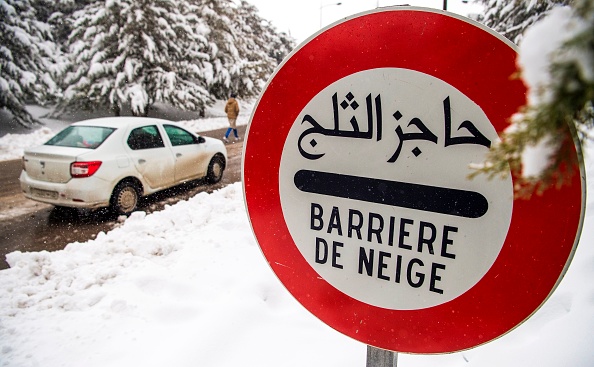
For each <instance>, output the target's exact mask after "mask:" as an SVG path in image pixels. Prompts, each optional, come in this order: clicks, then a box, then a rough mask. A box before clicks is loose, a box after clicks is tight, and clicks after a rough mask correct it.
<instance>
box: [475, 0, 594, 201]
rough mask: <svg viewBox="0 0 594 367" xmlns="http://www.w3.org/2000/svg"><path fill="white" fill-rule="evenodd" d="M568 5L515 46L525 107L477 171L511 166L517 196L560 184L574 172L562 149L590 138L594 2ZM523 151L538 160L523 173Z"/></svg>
mask: <svg viewBox="0 0 594 367" xmlns="http://www.w3.org/2000/svg"><path fill="white" fill-rule="evenodd" d="M570 6H571V8H567V7H566V8H559V9H554V10H553V11H551V14H550V15H548V16H546V17H545V18H544V19H543V20H542V21H541V22H539V23H537V24H535V25H534V28H533V29H532V28H531V29H528V32H527V34H526V37H525V38H524V39H523V40H522V43H521V44H520V64H521V65H522V77H523V78H524V80H525V82H527V84H528V86H529V88H530V89H529V96H528V97H529V98H528V105H527V106H526V107H525V108H524V110H523V111H522V113H521V114H518V115H517V116H516V118H515V119H514V121H513V123H514V124H513V126H512V128H511V129H508V130H507V131H506V132H505V133H504V134H503V135H502V136H501V142H500V143H498V144H497V145H495V146H494V147H493V148H492V149H491V151H490V153H489V157H488V160H487V162H486V164H485V166H484V167H483V168H482V169H480V170H479V171H478V172H479V173H480V172H482V173H487V174H489V175H493V176H494V175H498V174H504V173H505V172H507V170H508V169H509V168H508V167H511V169H512V171H513V172H515V173H516V174H517V175H516V177H518V180H517V182H516V187H515V188H516V190H517V191H518V193H519V194H520V195H529V194H532V193H533V192H535V191H536V192H539V191H542V190H546V189H548V188H549V187H550V186H558V185H561V184H563V183H564V182H566V181H567V178H568V177H571V176H572V175H573V174H579V173H577V172H573V171H572V170H570V169H569V168H570V167H573V165H574V164H575V163H576V162H572V161H571V159H570V155H568V154H567V152H568V149H569V148H570V147H571V146H572V145H573V144H574V138H575V139H577V140H578V142H579V144H582V145H583V144H586V143H587V142H588V141H589V140H591V139H592V136H593V134H592V130H593V128H594V1H592V0H575V1H572V2H571V3H570ZM553 15H554V17H553ZM549 17H550V18H549ZM555 38H557V39H555ZM551 44H553V45H554V46H553V49H552V50H551V49H550V48H551V46H550V45H551ZM529 151H532V152H535V153H532V155H534V154H536V155H538V158H540V159H544V164H541V167H539V169H538V170H536V171H535V172H532V173H531V174H526V172H524V171H523V169H524V168H525V164H526V157H527V152H529ZM508 165H509V166H508Z"/></svg>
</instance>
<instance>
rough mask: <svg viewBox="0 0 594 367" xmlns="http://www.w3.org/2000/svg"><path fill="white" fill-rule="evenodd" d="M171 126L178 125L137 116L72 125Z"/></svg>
mask: <svg viewBox="0 0 594 367" xmlns="http://www.w3.org/2000/svg"><path fill="white" fill-rule="evenodd" d="M158 123H160V124H171V125H176V126H179V125H177V124H176V123H175V122H173V121H169V120H163V119H157V118H152V117H135V116H114V117H101V118H95V119H90V120H83V121H78V122H75V123H73V124H72V126H81V125H84V126H101V127H113V128H121V127H132V128H133V127H136V126H144V125H147V124H158Z"/></svg>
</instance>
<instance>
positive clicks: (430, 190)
mask: <svg viewBox="0 0 594 367" xmlns="http://www.w3.org/2000/svg"><path fill="white" fill-rule="evenodd" d="M294 181H295V186H296V187H297V189H299V190H301V191H303V192H309V193H313V194H320V195H328V196H334V197H339V198H345V199H352V200H359V201H365V202H368V203H376V204H384V205H391V206H397V207H401V208H408V209H416V210H422V211H426V212H433V213H440V214H447V215H454V216H458V217H465V218H479V217H482V216H483V215H484V214H485V213H486V212H487V210H488V209H489V203H488V201H487V199H486V198H485V197H484V196H483V195H481V194H480V193H478V192H474V191H466V190H459V189H451V188H447V187H438V186H428V185H420V184H414V183H408V182H399V181H388V180H383V179H377V178H369V177H359V176H351V175H343V174H338V173H329V172H319V171H310V170H299V171H297V173H295V177H294Z"/></svg>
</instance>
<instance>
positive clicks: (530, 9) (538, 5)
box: [478, 0, 569, 44]
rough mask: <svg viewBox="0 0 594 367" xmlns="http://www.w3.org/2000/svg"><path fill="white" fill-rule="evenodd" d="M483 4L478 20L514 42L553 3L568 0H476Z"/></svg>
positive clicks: (519, 38) (549, 8) (562, 2)
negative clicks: (483, 8) (482, 12)
mask: <svg viewBox="0 0 594 367" xmlns="http://www.w3.org/2000/svg"><path fill="white" fill-rule="evenodd" d="M478 1H479V3H482V4H483V5H484V6H485V13H484V14H481V15H479V18H478V21H479V22H481V23H483V24H485V25H486V26H487V27H490V28H492V29H494V30H495V31H497V32H499V33H500V34H502V35H503V36H505V37H506V38H507V39H509V40H510V41H512V42H514V43H515V44H519V42H520V40H521V39H522V33H523V32H524V30H526V29H527V28H528V27H529V26H530V25H532V24H534V23H535V22H536V21H538V20H539V19H540V18H542V17H543V16H544V15H545V14H546V13H547V12H548V11H549V10H551V9H552V8H553V7H554V6H555V5H559V4H561V5H563V4H567V3H568V2H569V0H478Z"/></svg>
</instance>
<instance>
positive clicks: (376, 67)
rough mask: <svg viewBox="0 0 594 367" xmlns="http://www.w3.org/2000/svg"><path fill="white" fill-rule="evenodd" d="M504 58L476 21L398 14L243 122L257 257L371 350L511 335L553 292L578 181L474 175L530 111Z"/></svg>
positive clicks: (421, 348) (336, 42)
mask: <svg viewBox="0 0 594 367" xmlns="http://www.w3.org/2000/svg"><path fill="white" fill-rule="evenodd" d="M515 59H516V51H515V48H514V46H513V45H512V44H511V43H509V42H508V41H506V40H505V39H504V38H502V37H501V36H499V35H497V34H496V33H494V32H493V31H491V30H489V29H487V28H485V27H483V26H481V25H480V24H478V23H475V22H472V21H470V20H468V19H465V18H461V17H458V16H455V15H453V14H449V13H443V12H439V11H433V10H428V9H419V8H410V7H405V8H403V7H396V8H383V9H380V10H376V11H371V12H367V13H363V14H360V15H357V16H353V17H351V18H347V19H345V20H343V21H341V22H339V23H336V24H334V25H332V26H330V27H328V28H327V29H325V30H324V31H321V32H320V33H318V34H316V35H314V36H313V37H311V38H310V39H309V40H308V41H306V42H305V43H304V44H302V45H301V46H300V47H298V48H297V49H296V50H294V51H293V53H292V54H291V55H290V56H289V57H287V59H286V60H285V61H284V62H283V63H282V64H281V65H280V67H279V68H278V69H277V71H276V72H275V74H274V75H273V77H272V78H271V80H270V81H269V83H268V85H267V87H266V88H265V90H264V92H263V93H262V95H261V97H260V99H259V101H258V103H257V105H256V108H255V110H254V113H253V115H252V118H251V121H250V124H249V126H248V134H247V139H246V142H245V148H244V149H245V150H244V155H243V159H244V161H243V184H244V194H245V200H246V206H247V210H248V214H249V217H250V221H251V224H252V228H253V231H254V234H255V236H256V239H257V241H258V243H259V245H260V247H261V249H262V252H263V254H264V256H265V257H266V259H267V260H268V263H269V264H270V266H271V267H272V269H273V271H274V272H275V274H276V275H277V276H278V278H279V279H280V280H281V282H282V283H283V284H284V285H285V287H286V288H287V289H288V290H289V292H290V293H291V294H292V295H293V296H294V297H295V298H296V299H297V300H298V301H299V302H300V303H301V304H302V305H303V306H304V307H306V308H307V309H308V310H309V311H310V312H312V313H313V314H314V315H315V316H317V317H318V318H319V319H321V320H322V321H323V322H325V323H327V324H328V325H330V326H331V327H333V328H335V329H336V330H338V331H340V332H342V333H344V334H345V335H348V336H350V337H352V338H354V339H357V340H359V341H361V342H364V343H366V344H368V345H373V346H375V347H379V348H383V349H388V350H394V351H399V352H410V353H443V352H452V351H458V350H463V349H468V348H471V347H474V346H477V345H480V344H483V343H486V342H488V341H490V340H493V339H495V338H497V337H499V336H501V335H503V334H505V333H507V332H508V331H510V330H512V329H513V328H514V327H516V326H517V325H519V324H520V323H521V322H522V321H524V320H525V319H527V318H528V317H529V316H530V315H531V314H532V313H533V312H534V311H535V310H536V309H538V307H540V305H541V304H542V303H543V302H544V301H545V300H546V299H547V297H548V296H549V295H550V294H551V293H552V291H553V290H554V288H555V287H556V285H557V284H558V282H559V281H560V279H561V277H562V275H563V274H564V272H565V270H566V268H567V266H568V264H569V261H570V259H571V256H572V254H573V252H574V250H575V246H576V243H577V237H578V235H579V230H580V226H581V222H582V216H583V207H584V200H583V197H584V195H583V192H584V188H585V185H583V182H582V181H581V179H580V176H579V175H575V176H574V179H573V182H572V183H571V185H566V186H564V187H563V188H561V189H559V190H556V189H555V190H548V191H546V192H545V193H544V194H543V195H542V196H534V197H532V198H531V199H530V200H525V199H514V193H513V185H514V178H513V177H507V178H500V179H493V180H489V179H488V178H487V177H481V176H479V177H477V178H474V179H472V180H470V179H468V175H469V174H470V173H471V172H472V171H471V169H470V168H469V167H471V166H472V165H473V164H480V163H481V162H483V161H484V159H485V157H486V153H487V152H488V150H489V148H490V147H491V146H492V144H494V143H496V142H497V139H498V136H499V134H500V133H501V132H502V131H503V130H504V129H505V128H506V127H508V126H509V118H510V117H511V116H512V115H513V114H514V113H516V112H517V111H518V110H519V108H520V107H521V106H523V105H524V104H525V94H526V88H525V86H524V85H523V83H522V82H521V80H519V79H517V78H516V79H514V78H513V76H514V75H515V74H516V73H517V72H518V70H517V69H516V64H515ZM571 154H573V155H575V156H577V153H576V151H575V150H574V151H572V152H571ZM576 161H577V159H576ZM576 169H577V170H579V168H576Z"/></svg>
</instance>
